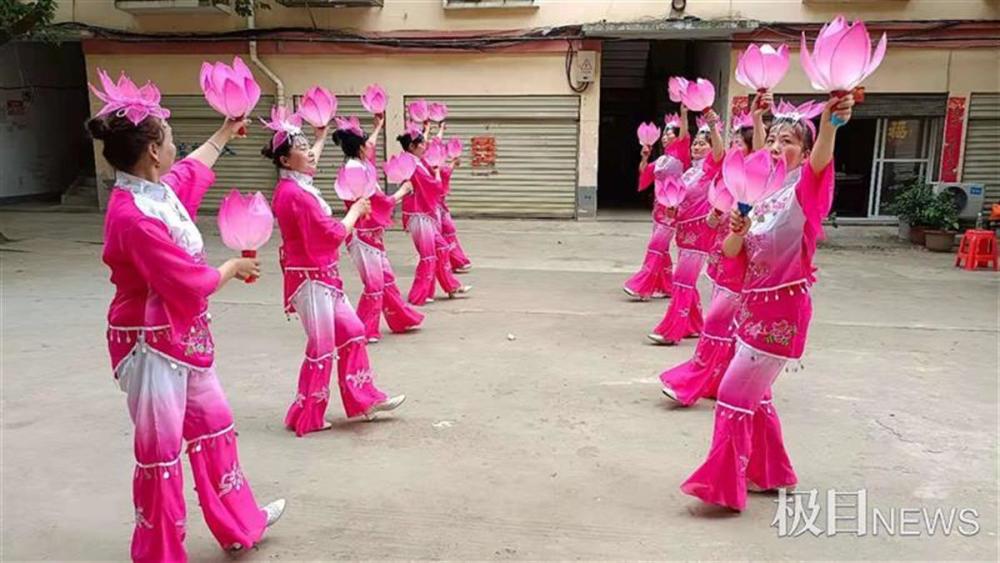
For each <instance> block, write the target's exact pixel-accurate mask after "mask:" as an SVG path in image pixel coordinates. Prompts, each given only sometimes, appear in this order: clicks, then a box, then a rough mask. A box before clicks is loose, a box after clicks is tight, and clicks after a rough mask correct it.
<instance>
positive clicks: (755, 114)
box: [750, 92, 774, 151]
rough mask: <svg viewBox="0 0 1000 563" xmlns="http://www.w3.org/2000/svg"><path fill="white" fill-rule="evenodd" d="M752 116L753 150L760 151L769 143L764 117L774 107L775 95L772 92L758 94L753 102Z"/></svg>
mask: <svg viewBox="0 0 1000 563" xmlns="http://www.w3.org/2000/svg"><path fill="white" fill-rule="evenodd" d="M751 103H752V104H753V105H751V106H750V107H751V109H750V116H751V117H752V118H753V150H755V151H759V150H760V149H762V148H764V144H765V143H766V142H767V126H766V125H764V116H765V115H766V114H767V113H768V112H770V111H771V107H772V106H773V105H774V95H773V94H771V93H770V92H764V93H763V94H757V95H756V96H754V98H753V102H751Z"/></svg>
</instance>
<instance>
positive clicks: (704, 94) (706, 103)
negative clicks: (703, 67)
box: [681, 78, 715, 111]
mask: <svg viewBox="0 0 1000 563" xmlns="http://www.w3.org/2000/svg"><path fill="white" fill-rule="evenodd" d="M681 101H682V102H683V103H684V105H685V106H687V108H688V109H689V110H691V111H704V110H706V109H708V108H710V107H712V104H714V103H715V86H713V85H712V83H711V82H709V81H708V80H705V79H704V78H699V79H698V80H695V81H694V82H688V83H687V87H686V88H685V89H684V90H683V91H682V92H681Z"/></svg>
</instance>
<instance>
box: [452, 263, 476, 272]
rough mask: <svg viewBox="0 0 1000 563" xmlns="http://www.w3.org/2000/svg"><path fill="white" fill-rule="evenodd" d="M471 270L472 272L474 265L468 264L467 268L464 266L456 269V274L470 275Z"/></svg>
mask: <svg viewBox="0 0 1000 563" xmlns="http://www.w3.org/2000/svg"><path fill="white" fill-rule="evenodd" d="M471 270H472V264H466V265H465V266H462V267H461V268H455V273H456V274H468V273H469V271H471Z"/></svg>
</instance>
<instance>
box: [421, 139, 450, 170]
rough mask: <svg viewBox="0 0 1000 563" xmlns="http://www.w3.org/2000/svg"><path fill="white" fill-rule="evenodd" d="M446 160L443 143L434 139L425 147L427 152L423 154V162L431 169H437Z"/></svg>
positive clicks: (445, 150)
mask: <svg viewBox="0 0 1000 563" xmlns="http://www.w3.org/2000/svg"><path fill="white" fill-rule="evenodd" d="M446 158H447V149H445V146H444V143H442V142H441V141H440V140H438V139H434V140H433V141H431V142H430V144H428V145H427V150H426V151H425V152H424V160H426V161H427V164H430V165H431V167H432V168H437V167H439V166H441V165H442V164H444V161H445V159H446Z"/></svg>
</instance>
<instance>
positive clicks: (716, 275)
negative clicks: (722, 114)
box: [660, 114, 754, 406]
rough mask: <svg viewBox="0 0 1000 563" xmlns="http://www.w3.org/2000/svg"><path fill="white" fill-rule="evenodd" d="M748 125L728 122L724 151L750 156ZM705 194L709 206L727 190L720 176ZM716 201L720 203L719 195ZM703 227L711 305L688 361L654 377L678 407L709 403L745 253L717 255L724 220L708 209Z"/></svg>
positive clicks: (729, 341)
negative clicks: (708, 238)
mask: <svg viewBox="0 0 1000 563" xmlns="http://www.w3.org/2000/svg"><path fill="white" fill-rule="evenodd" d="M753 123H754V121H753V120H752V119H751V117H750V116H749V115H746V114H741V115H736V116H734V117H733V127H732V129H731V131H732V138H731V140H730V143H729V147H730V149H733V148H736V149H740V150H742V151H743V154H744V155H746V154H749V153H750V147H752V146H753V134H754V126H753ZM709 190H710V193H709V199H710V200H711V199H712V194H711V191H716V190H718V191H722V190H727V188H726V187H725V184H724V183H723V181H722V177H721V175H720V176H719V178H718V180H717V181H716V184H715V185H714V186H712V187H710V188H709ZM720 197H723V199H724V198H725V196H724V195H723V196H720ZM707 222H708V226H709V227H711V228H712V229H714V230H715V233H716V234H715V243H714V245H713V247H712V251H711V252H710V254H709V256H708V266H707V267H706V273H707V275H708V278H709V279H710V280H712V283H713V284H714V289H713V292H712V301H711V304H710V305H709V307H708V312H707V313H706V314H705V326H704V329H703V330H702V332H701V338H700V339H699V340H698V346H697V347H696V348H695V351H694V357H693V358H691V359H690V360H688V361H686V362H684V363H682V364H680V365H678V366H675V367H673V368H671V369H669V370H667V371H665V372H663V373H662V374H660V381H661V382H662V383H663V394H664V395H666V396H667V397H669V398H671V399H673V400H674V401H677V402H678V403H680V404H681V405H684V406H690V405H693V404H694V403H695V402H696V401H697V400H698V399H700V398H701V397H710V398H711V397H715V392H716V389H717V388H718V386H719V380H720V379H721V378H722V374H723V373H724V372H725V370H726V367H727V366H728V365H729V360H730V359H731V358H732V355H733V318H734V317H735V316H736V310H737V308H738V307H739V304H740V293H741V292H742V290H743V277H744V275H745V274H746V253H745V252H740V253H739V254H737V255H736V256H734V257H732V258H730V257H728V256H725V255H724V254H723V252H722V244H723V242H724V241H725V239H726V237H727V236H728V235H729V232H730V228H729V216H728V215H723V213H722V212H721V211H719V210H718V209H717V208H714V207H713V209H712V211H711V212H710V213H709V215H708V218H707Z"/></svg>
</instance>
